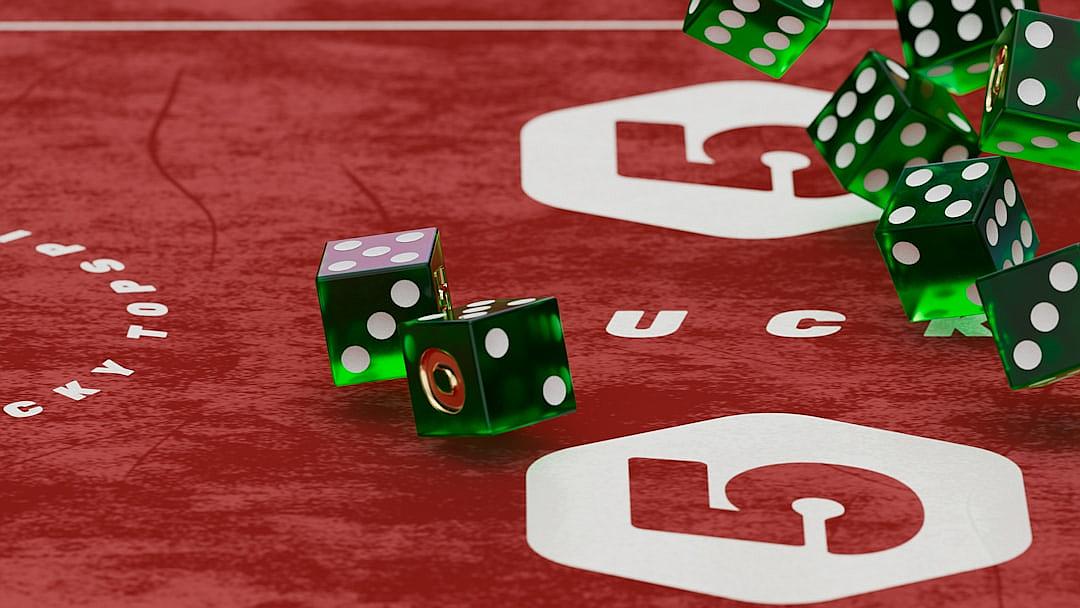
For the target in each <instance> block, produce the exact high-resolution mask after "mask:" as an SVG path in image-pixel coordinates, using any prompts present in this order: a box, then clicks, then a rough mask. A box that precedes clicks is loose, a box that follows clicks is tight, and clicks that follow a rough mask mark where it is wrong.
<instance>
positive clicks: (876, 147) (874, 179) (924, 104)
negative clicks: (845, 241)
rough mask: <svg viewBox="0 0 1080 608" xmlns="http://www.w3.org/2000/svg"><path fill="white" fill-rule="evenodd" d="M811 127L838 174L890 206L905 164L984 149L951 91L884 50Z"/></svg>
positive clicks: (865, 62)
mask: <svg viewBox="0 0 1080 608" xmlns="http://www.w3.org/2000/svg"><path fill="white" fill-rule="evenodd" d="M808 132H809V134H810V138H811V139H812V140H813V142H814V145H815V146H816V147H817V149H818V151H819V152H820V153H821V155H822V156H823V157H824V158H825V161H826V162H827V163H828V165H829V168H830V169H832V172H833V174H834V175H835V176H836V178H837V180H838V181H839V182H840V183H841V184H842V185H843V186H844V187H845V188H847V189H848V190H849V191H850V192H852V193H854V194H857V195H859V196H861V197H862V198H864V199H866V200H868V201H870V202H872V203H874V204H875V205H877V206H879V207H882V208H884V207H885V206H886V205H887V204H888V202H889V195H890V193H891V192H892V189H893V186H894V185H895V184H896V180H897V177H899V175H900V173H901V171H903V170H904V168H905V167H907V166H912V165H925V164H928V163H931V162H937V161H939V160H944V161H957V160H964V159H967V158H970V157H972V156H976V155H977V154H978V142H977V136H976V134H975V130H974V129H973V128H972V126H971V124H970V123H969V122H968V120H967V118H966V117H965V116H964V113H963V112H962V111H961V110H960V108H959V106H957V105H956V101H955V100H954V99H953V98H952V96H951V95H949V92H948V91H946V90H945V89H944V88H943V87H940V86H938V85H935V84H934V83H933V82H931V81H929V80H927V79H925V78H922V77H921V76H918V75H916V74H912V73H910V72H908V70H907V69H905V68H904V67H903V66H902V65H900V64H899V63H897V62H895V61H893V60H892V59H889V58H888V57H885V56H884V55H882V54H880V53H878V52H876V51H870V52H869V53H867V54H866V56H865V57H863V59H862V60H861V61H860V62H859V64H858V65H857V66H856V67H855V70H854V71H853V72H852V73H851V75H850V76H849V77H848V78H847V80H845V81H844V83H843V84H842V85H841V86H840V88H838V89H837V91H836V94H835V95H834V96H833V98H832V99H831V100H829V102H828V103H827V104H826V105H825V108H824V109H823V110H822V111H821V113H820V114H818V116H817V118H815V119H814V121H813V123H811V125H810V127H809V128H808Z"/></svg>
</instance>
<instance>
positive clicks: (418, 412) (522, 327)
mask: <svg viewBox="0 0 1080 608" xmlns="http://www.w3.org/2000/svg"><path fill="white" fill-rule="evenodd" d="M402 329H403V334H404V339H403V347H404V348H403V352H404V358H405V367H406V371H407V374H408V378H409V392H410V394H411V398H412V407H413V415H414V419H415V421H416V430H417V433H418V434H420V435H495V434H498V433H503V432H506V431H510V430H513V429H516V428H520V427H523V426H527V425H530V424H533V423H536V422H540V421H541V420H546V419H548V418H553V417H555V416H560V415H562V414H567V413H569V412H572V411H574V409H575V403H576V402H575V398H574V389H573V385H572V383H571V379H570V365H569V362H568V360H567V356H566V348H565V346H564V344H563V331H562V322H561V320H560V318H559V306H558V303H557V302H556V300H555V298H539V299H537V298H521V299H513V300H482V301H479V302H474V303H472V304H469V305H468V306H463V307H460V308H455V309H452V310H450V311H448V312H446V313H441V314H433V315H430V316H427V317H421V318H419V319H417V320H414V321H410V322H408V323H405V324H404V325H403V326H402Z"/></svg>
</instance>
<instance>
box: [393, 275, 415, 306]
mask: <svg viewBox="0 0 1080 608" xmlns="http://www.w3.org/2000/svg"><path fill="white" fill-rule="evenodd" d="M390 301H392V302H393V303H394V304H396V305H397V306H398V307H400V308H409V307H411V306H413V305H414V304H416V303H417V302H419V301H420V287H418V286H417V285H416V283H413V282H412V281H410V280H408V279H402V280H400V281H398V282H396V283H394V284H393V286H391V287H390Z"/></svg>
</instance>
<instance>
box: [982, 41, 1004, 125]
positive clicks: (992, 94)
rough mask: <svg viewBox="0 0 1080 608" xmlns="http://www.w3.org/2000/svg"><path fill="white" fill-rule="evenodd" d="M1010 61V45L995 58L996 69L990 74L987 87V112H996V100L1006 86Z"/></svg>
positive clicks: (1002, 48)
mask: <svg viewBox="0 0 1080 608" xmlns="http://www.w3.org/2000/svg"><path fill="white" fill-rule="evenodd" d="M1008 60H1009V47H1008V45H1006V46H1002V47H1001V50H999V51H998V54H997V57H995V58H994V68H993V70H992V71H991V72H990V85H989V86H987V87H986V111H987V112H992V111H993V110H994V100H995V99H996V98H997V96H998V95H1000V94H1001V89H1002V88H1003V87H1004V86H1005V72H1006V70H1007V68H1006V64H1007V62H1008Z"/></svg>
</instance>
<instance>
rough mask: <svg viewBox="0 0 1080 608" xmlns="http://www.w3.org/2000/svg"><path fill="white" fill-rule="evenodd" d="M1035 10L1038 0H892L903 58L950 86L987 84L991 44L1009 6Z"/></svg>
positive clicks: (960, 89) (1007, 18)
mask: <svg viewBox="0 0 1080 608" xmlns="http://www.w3.org/2000/svg"><path fill="white" fill-rule="evenodd" d="M1025 6H1026V7H1027V8H1030V9H1035V10H1038V8H1039V2H1038V0H1027V1H1026V2H1025V0H893V7H894V8H895V9H896V19H897V21H898V22H899V24H900V39H901V41H902V42H903V45H904V58H905V59H906V60H907V65H908V68H910V69H911V70H912V71H913V72H915V73H917V74H919V75H921V76H924V77H926V78H929V79H931V80H933V81H934V82H936V83H937V84H939V85H941V86H943V87H945V88H946V89H948V90H949V91H951V92H953V93H957V94H961V95H962V94H966V93H970V92H972V91H975V90H978V89H981V88H983V87H985V86H986V82H987V79H988V77H989V74H990V47H991V46H993V45H994V41H995V40H997V37H998V35H999V34H1000V33H1001V32H1002V30H1004V29H1005V27H1006V26H1007V25H1008V24H1009V23H1010V22H1011V21H1012V17H1013V11H1014V10H1015V9H1016V8H1024V7H1025Z"/></svg>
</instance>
